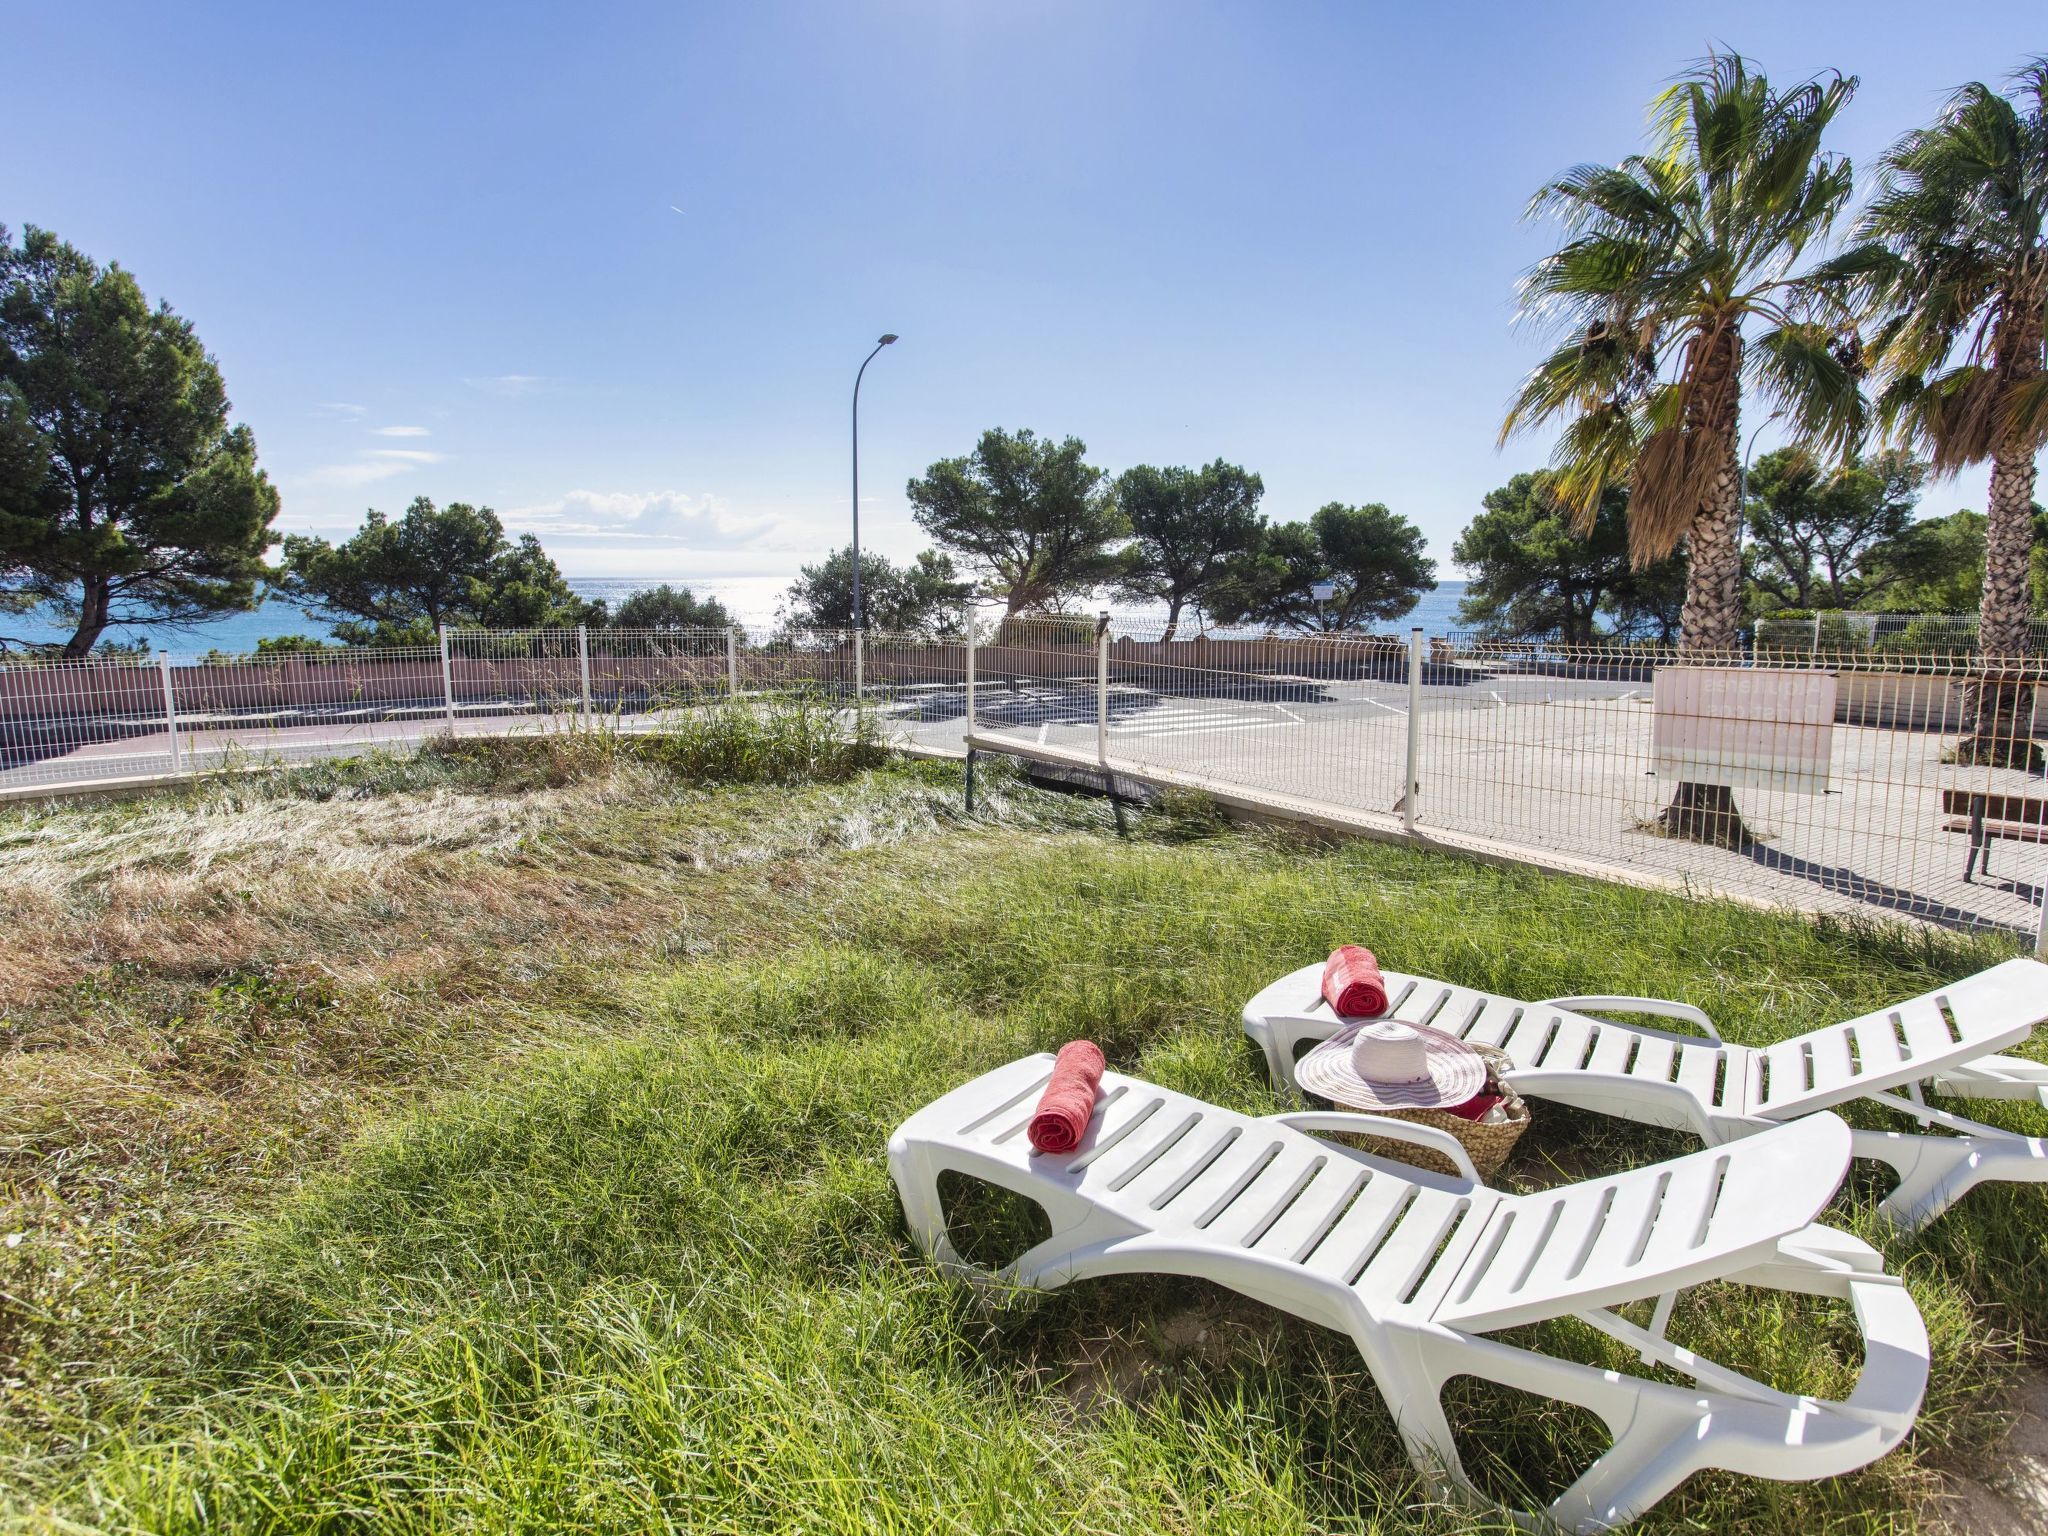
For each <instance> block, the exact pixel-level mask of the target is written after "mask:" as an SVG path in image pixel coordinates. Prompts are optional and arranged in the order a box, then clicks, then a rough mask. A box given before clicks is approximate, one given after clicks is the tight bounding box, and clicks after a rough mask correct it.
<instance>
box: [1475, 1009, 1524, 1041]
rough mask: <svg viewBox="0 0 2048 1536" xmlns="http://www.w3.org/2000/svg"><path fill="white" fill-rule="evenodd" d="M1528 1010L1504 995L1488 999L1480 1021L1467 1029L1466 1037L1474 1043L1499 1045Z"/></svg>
mask: <svg viewBox="0 0 2048 1536" xmlns="http://www.w3.org/2000/svg"><path fill="white" fill-rule="evenodd" d="M1527 1011H1528V1010H1527V1009H1525V1008H1524V1007H1523V1006H1522V1005H1521V1004H1520V1003H1517V1002H1514V1001H1512V1000H1511V999H1508V998H1504V997H1494V998H1489V999H1487V1003H1486V1008H1485V1011H1483V1012H1482V1013H1481V1014H1480V1015H1479V1019H1478V1022H1477V1023H1475V1024H1474V1025H1473V1026H1472V1028H1471V1029H1470V1030H1468V1031H1466V1034H1465V1038H1466V1039H1467V1040H1469V1041H1471V1042H1472V1043H1473V1044H1474V1045H1492V1046H1498V1045H1500V1044H1501V1042H1502V1041H1504V1040H1506V1039H1507V1038H1508V1035H1509V1033H1510V1031H1512V1030H1513V1029H1514V1027H1515V1026H1516V1025H1517V1024H1519V1023H1521V1022H1522V1015H1523V1014H1524V1013H1526V1012H1527Z"/></svg>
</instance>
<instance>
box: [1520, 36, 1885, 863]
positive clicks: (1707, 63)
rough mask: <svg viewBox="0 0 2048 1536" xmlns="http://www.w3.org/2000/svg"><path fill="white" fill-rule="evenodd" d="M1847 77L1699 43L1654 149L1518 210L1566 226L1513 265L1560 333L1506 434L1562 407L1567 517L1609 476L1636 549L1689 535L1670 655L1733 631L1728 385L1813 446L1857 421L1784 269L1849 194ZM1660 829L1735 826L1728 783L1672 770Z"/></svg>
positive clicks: (1737, 593)
mask: <svg viewBox="0 0 2048 1536" xmlns="http://www.w3.org/2000/svg"><path fill="white" fill-rule="evenodd" d="M1855 88H1856V82H1855V80H1854V79H1851V78H1844V77H1842V76H1840V75H1831V76H1826V77H1823V78H1816V79H1813V80H1808V81H1805V82H1803V83H1801V84H1799V85H1796V86H1794V87H1792V88H1791V89H1790V90H1787V91H1774V90H1773V89H1772V88H1771V85H1770V82H1769V81H1768V80H1767V79H1766V78H1765V77H1764V76H1763V75H1762V74H1761V73H1759V72H1758V71H1757V70H1756V69H1755V68H1754V67H1753V66H1752V65H1750V64H1749V63H1748V62H1747V61H1745V60H1744V59H1742V58H1741V57H1739V56H1737V55H1734V54H1715V55H1711V56H1709V57H1708V58H1706V59H1704V60H1702V61H1701V62H1700V63H1699V64H1698V65H1697V66H1696V67H1694V68H1693V69H1692V70H1691V71H1689V72H1688V73H1686V74H1685V75H1682V76H1680V77H1679V78H1678V79H1677V80H1676V81H1675V82H1674V83H1673V84H1672V85H1671V86H1670V87H1669V88H1668V89H1666V90H1665V91H1663V92H1662V93H1661V94H1660V95H1659V96H1658V97H1657V99H1656V101H1655V102H1654V103H1653V105H1652V107H1651V124H1652V142H1651V147H1650V150H1649V152H1648V153H1646V154H1638V155H1631V156H1629V157H1628V158H1627V159H1625V160H1623V161H1622V162H1621V164H1619V165H1616V166H1608V165H1581V166H1578V167H1575V168H1574V169H1572V170H1570V171H1567V172H1566V173H1565V174H1564V175H1562V176H1560V177H1559V178H1557V179H1556V180H1555V181H1553V182H1551V183H1550V184H1549V185H1547V186H1545V187H1544V188H1543V189H1542V190H1541V191H1539V192H1538V193H1537V194H1536V196H1535V198H1534V199H1533V200H1532V201H1531V203H1530V206H1529V213H1530V216H1531V217H1539V216H1541V217H1550V218H1555V219H1557V220H1558V221H1559V222H1560V223H1561V224H1562V225H1563V226H1564V239H1563V243H1562V244H1560V245H1559V247H1558V249H1557V250H1556V251H1554V252H1553V253H1551V254H1550V255H1549V256H1546V257H1545V258H1544V259H1543V260H1541V261H1539V262H1538V263H1537V264H1536V265H1535V266H1534V267H1533V268H1531V269H1530V271H1529V273H1528V275H1527V277H1526V278H1524V280H1523V283H1522V288H1521V308H1522V313H1523V316H1524V317H1525V318H1530V319H1534V320H1536V321H1538V322H1540V323H1542V324H1544V325H1545V326H1546V327H1549V328H1552V329H1554V330H1555V331H1557V332H1561V333H1562V344H1561V345H1560V346H1559V347H1558V348H1557V350H1555V351H1554V352H1552V353H1551V354H1550V355H1549V356H1548V357H1546V358H1544V359H1543V360H1542V361H1541V362H1540V363H1538V364H1537V365H1536V368H1535V370H1534V371H1533V372H1531V373H1530V375H1529V376H1528V378H1527V379H1526V380H1525V381H1524V382H1523V385H1522V388H1521V390H1520V392H1519V393H1518V394H1517V395H1516V397H1515V400H1514V402H1513V404H1512V405H1511V406H1510V407H1509V409H1508V413H1507V419H1506V421H1505V422H1504V423H1503V424H1502V427H1501V440H1502V441H1503V442H1505V441H1506V440H1507V439H1508V438H1509V437H1510V436H1512V435H1513V434H1514V433H1516V432H1519V431H1522V430H1525V429H1527V428H1531V427H1535V426H1539V425H1543V424H1547V423H1553V422H1558V423H1562V424H1563V433H1562V436H1561V437H1560V438H1559V440H1558V444H1557V448H1556V450H1555V452H1554V454H1553V455H1552V461H1551V462H1552V464H1553V466H1554V467H1555V469H1556V471H1557V481H1556V487H1557V492H1558V495H1559V498H1560V500H1561V502H1562V503H1563V504H1564V505H1565V506H1567V507H1569V508H1570V509H1571V511H1572V512H1573V513H1574V514H1575V517H1576V519H1577V522H1578V525H1579V528H1580V530H1581V531H1582V532H1590V530H1591V529H1592V526H1593V523H1594V520H1595V519H1596V518H1597V516H1598V515H1599V509H1600V497H1601V492H1602V491H1603V489H1604V488H1605V487H1607V486H1608V485H1610V484H1614V483H1617V482H1620V481H1622V480H1624V479H1625V480H1626V481H1627V482H1628V485H1629V514H1628V515H1629V553H1630V556H1631V558H1632V559H1633V561H1634V562H1635V564H1636V565H1637V566H1638V567H1641V566H1644V565H1649V564H1651V563H1654V562H1655V561H1658V560H1662V559H1664V558H1666V557H1667V556H1669V555H1671V554H1672V553H1673V552H1674V551H1676V550H1677V549H1678V548H1679V546H1680V545H1681V544H1683V545H1684V546H1685V548H1686V552H1687V557H1688V563H1687V575H1686V592H1685V607H1684V609H1683V611H1682V613H1681V616H1680V631H1681V636H1680V650H1681V653H1682V654H1686V655H1690V656H1701V657H1708V656H1714V655H1725V654H1729V653H1732V652H1733V651H1734V649H1735V648H1736V645H1737V643H1738V632H1739V625H1740V620H1741V596H1742V591H1741V586H1742V556H1741V546H1740V535H1741V528H1742V505H1741V501H1742V496H1741V469H1740V465H1739V463H1738V462H1737V457H1736V438H1737V432H1738V430H1739V422H1740V417H1741V410H1742V393H1743V386H1744V384H1745V383H1747V384H1748V385H1749V386H1751V387H1752V388H1753V389H1755V390H1756V391H1757V392H1759V393H1760V394H1762V395H1763V396H1764V397H1765V398H1766V399H1767V400H1768V401H1769V402H1770V403H1771V404H1772V406H1773V407H1774V408H1775V409H1774V413H1773V414H1776V415H1779V416H1782V417H1783V418H1784V420H1785V421H1786V422H1787V423H1788V424H1789V426H1790V428H1791V430H1792V432H1793V434H1794V435H1795V436H1796V437H1798V438H1800V439H1801V440H1802V441H1805V442H1809V443H1811V444H1813V445H1815V447H1816V448H1817V449H1820V450H1822V451H1826V452H1830V453H1834V454H1840V453H1844V452H1846V451H1847V450H1848V448H1849V447H1850V446H1851V445H1852V444H1853V443H1854V442H1855V440H1856V439H1857V438H1858V436H1859V435H1860V434H1861V431H1862V417H1863V409H1862V396H1861V394H1860V391H1859V389H1858V375H1859V373H1860V371H1861V370H1860V366H1859V362H1858V359H1857V356H1856V354H1855V352H1854V349H1853V345H1852V343H1851V342H1850V341H1849V340H1848V339H1845V336H1844V334H1843V332H1842V328H1841V327H1839V326H1836V325H1831V324H1829V323H1826V322H1825V321H1824V320H1823V319H1822V318H1819V317H1820V316H1821V315H1822V314H1823V313H1824V301H1825V299H1826V297H1827V295H1826V293H1825V292H1823V291H1819V290H1818V289H1817V287H1816V285H1815V283H1814V282H1813V280H1812V278H1811V276H1810V275H1808V274H1803V273H1801V272H1800V271H1799V270H1798V268H1799V264H1800V261H1801V258H1802V257H1803V256H1804V255H1805V254H1806V252H1807V250H1808V249H1809V247H1812V246H1813V245H1815V244H1816V243H1817V242H1820V241H1822V240H1824V239H1825V238H1826V237H1827V235H1828V233H1829V231H1830V229H1831V228H1832V227H1833V224H1834V221H1835V219H1836V217H1837V216H1838V215H1839V214H1840V212H1841V210H1842V207H1843V204H1844V203H1845V202H1846V201H1847V199H1848V197H1849V192H1850V185H1851V173H1850V168H1849V162H1848V161H1847V160H1845V159H1843V158H1841V157H1840V156H1838V155H1834V154H1830V153H1827V152H1825V151H1823V150H1822V148H1821V138H1822V135H1823V134H1824V133H1825V132H1826V130H1827V127H1828V125H1829V123H1830V122H1832V121H1833V119H1834V116H1835V114H1836V113H1837V112H1838V111H1839V110H1840V109H1841V107H1842V104H1843V103H1844V102H1846V101H1847V100H1848V99H1849V96H1850V94H1851V93H1852V92H1853V91H1854V90H1855ZM1663 824H1664V827H1665V829H1666V830H1667V831H1669V832H1671V833H1672V834H1674V835H1678V836H1686V837H1695V838H1701V839H1704V840H1707V841H1711V842H1716V843H1721V844H1724V845H1727V846H1741V845H1743V844H1745V843H1746V842H1747V841H1748V834H1747V832H1746V831H1745V829H1744V828H1743V826H1742V822H1741V818H1740V817H1739V816H1738V815H1737V813H1736V810H1735V802H1734V797H1733V794H1732V793H1731V791H1730V790H1729V789H1728V788H1727V787H1726V786H1724V785H1712V784H1691V783H1687V784H1681V785H1679V787H1678V791H1677V793H1676V795H1675V796H1674V798H1673V800H1672V802H1671V805H1670V806H1669V807H1668V808H1667V809H1666V810H1665V812H1664V817H1663Z"/></svg>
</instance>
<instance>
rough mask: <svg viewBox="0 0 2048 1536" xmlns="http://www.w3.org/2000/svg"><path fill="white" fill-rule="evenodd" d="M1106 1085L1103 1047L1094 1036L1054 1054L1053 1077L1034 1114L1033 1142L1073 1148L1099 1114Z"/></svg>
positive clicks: (1043, 1147) (1059, 1149) (1043, 1146)
mask: <svg viewBox="0 0 2048 1536" xmlns="http://www.w3.org/2000/svg"><path fill="white" fill-rule="evenodd" d="M1101 1086H1102V1048H1101V1047H1100V1046H1098V1045H1097V1044H1096V1043H1095V1042H1094V1041H1092V1040H1069V1041H1068V1042H1067V1043H1066V1044H1065V1045H1063V1046H1061V1047H1060V1053H1059V1055H1058V1056H1056V1057H1054V1058H1053V1063H1052V1081H1051V1082H1049V1083H1047V1084H1046V1085H1045V1092H1044V1093H1042V1094H1041V1095H1039V1099H1038V1108H1037V1110H1036V1111H1035V1112H1034V1113H1033V1114H1032V1116H1031V1129H1030V1131H1029V1132H1028V1133H1027V1134H1028V1135H1029V1136H1030V1137H1031V1145H1032V1146H1034V1147H1036V1148H1037V1149H1038V1150H1039V1151H1041V1152H1055V1153H1057V1152H1071V1151H1073V1150H1074V1148H1076V1147H1078V1146H1079V1145H1080V1144H1081V1137H1082V1134H1083V1133H1084V1132H1086V1131H1087V1129H1088V1122H1089V1121H1090V1120H1092V1119H1093V1118H1094V1117H1095V1093H1096V1090H1097V1089H1098V1088H1100V1087H1101Z"/></svg>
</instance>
